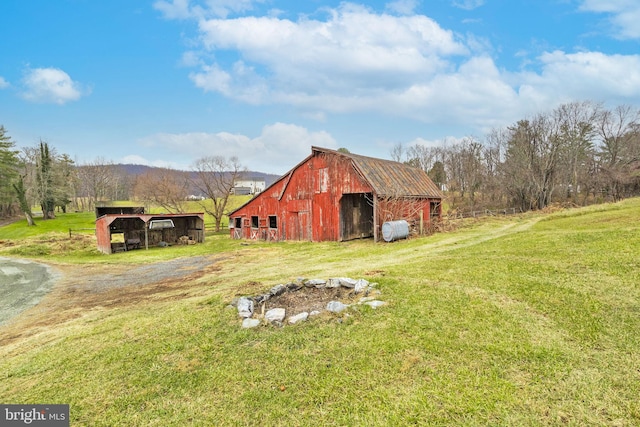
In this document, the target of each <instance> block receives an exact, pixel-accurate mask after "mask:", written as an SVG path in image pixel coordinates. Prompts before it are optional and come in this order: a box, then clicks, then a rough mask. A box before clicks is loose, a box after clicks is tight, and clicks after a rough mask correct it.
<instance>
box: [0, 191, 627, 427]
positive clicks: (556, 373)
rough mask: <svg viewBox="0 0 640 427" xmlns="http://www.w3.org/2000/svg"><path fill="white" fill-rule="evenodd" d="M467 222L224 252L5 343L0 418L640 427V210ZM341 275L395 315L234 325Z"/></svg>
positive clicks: (215, 245) (95, 265) (598, 209)
mask: <svg viewBox="0 0 640 427" xmlns="http://www.w3.org/2000/svg"><path fill="white" fill-rule="evenodd" d="M465 224H466V225H465V226H464V227H462V228H460V229H459V230H458V231H456V232H452V233H447V234H437V235H433V236H430V237H427V238H421V239H413V240H406V241H399V242H394V243H391V244H374V243H373V242H371V241H353V242H346V243H306V242H303V243H300V242H296V243H292V242H284V243H277V244H266V243H253V242H252V243H247V242H234V241H229V239H228V238H227V237H226V236H216V237H214V238H212V239H209V241H208V243H206V245H208V246H206V247H201V248H199V249H198V250H199V251H200V252H199V253H201V251H203V250H204V249H207V248H209V250H210V251H211V252H212V253H213V252H216V253H218V255H219V256H220V258H216V262H215V263H212V264H211V265H210V266H209V267H208V268H207V269H206V271H205V272H204V273H203V274H199V275H197V276H192V277H190V278H189V279H188V280H178V281H175V282H171V283H165V286H164V288H162V289H157V292H150V293H148V294H146V295H145V296H144V297H143V298H138V299H136V300H133V301H129V303H125V302H126V301H123V302H122V303H117V302H116V301H114V300H113V299H110V300H107V299H105V300H103V305H100V304H97V305H94V306H92V307H91V308H86V307H85V308H82V307H78V308H77V316H75V317H69V318H67V319H66V320H64V322H62V323H58V324H57V325H56V326H55V327H47V326H46V324H43V325H41V326H39V327H38V329H37V330H35V331H32V333H31V334H29V335H28V336H24V337H22V338H19V339H16V340H13V341H12V342H11V343H7V344H3V345H2V346H1V347H0V372H3V381H1V382H0V401H4V402H16V403H18V402H34V403H35V402H45V401H46V402H56V403H69V404H70V405H71V417H72V425H91V426H100V425H104V426H107V425H145V426H147V425H162V426H166V425H175V426H183V425H254V424H255V425H258V424H259V425H367V426H369V425H380V426H388V425H411V424H419V425H560V424H569V425H638V424H639V423H640V403H638V399H637V396H638V395H640V359H639V358H638V351H637V350H638V348H640V316H638V309H639V307H640V286H639V283H640V261H639V260H638V257H637V254H638V253H639V251H640V200H638V199H634V200H628V201H624V202H621V203H618V204H614V205H603V206H595V207H590V208H583V209H576V210H568V211H561V212H557V213H554V214H536V215H534V214H531V215H526V216H521V217H511V218H494V219H489V220H484V221H483V222H477V223H465ZM185 250H196V249H191V248H188V249H185ZM164 253H165V254H166V253H167V252H164ZM187 253H188V252H181V254H182V255H186V254H187ZM143 255H144V254H143ZM137 256H138V255H137ZM119 259H121V260H123V261H124V259H125V258H124V257H123V258H110V261H109V263H105V262H104V260H103V259H100V260H98V259H97V258H96V260H97V261H95V262H93V261H88V262H89V263H91V265H90V266H85V268H89V267H90V268H91V271H97V270H100V269H107V270H108V269H109V268H110V265H111V266H114V265H115V264H113V263H117V262H119V261H118V260H119ZM60 267H62V268H74V266H72V265H62V264H60ZM100 271H102V270H100ZM343 276H347V277H354V278H360V277H362V278H366V279H368V280H370V281H374V282H377V283H378V285H377V289H379V290H380V291H381V295H380V296H379V298H380V299H382V300H384V301H385V302H387V305H386V306H383V307H381V308H378V309H375V310H374V309H371V308H369V307H365V306H358V307H353V308H351V309H350V310H348V311H347V312H346V313H343V314H339V315H322V316H320V317H318V318H314V319H313V320H310V321H308V322H305V323H302V324H296V325H293V326H291V325H289V326H286V327H283V328H276V327H272V326H263V327H259V328H256V329H250V330H245V329H242V328H241V327H240V320H239V319H238V316H237V312H236V310H235V309H234V308H229V303H230V302H231V300H232V299H233V298H234V297H237V296H240V295H253V294H257V293H259V292H264V291H266V290H268V289H269V288H271V287H272V286H274V285H276V284H278V283H286V282H287V281H291V280H295V279H296V278H297V277H308V278H328V277H343ZM60 287H64V283H61V284H60ZM145 289H146V288H145ZM139 290H140V291H142V288H140V289H139ZM125 291H126V290H125V289H123V292H125ZM77 292H79V293H80V294H79V295H82V292H83V290H82V288H78V289H77ZM112 296H113V295H112ZM92 297H95V295H93V296H92ZM51 315H52V316H55V313H53V314H51ZM15 325H16V324H14V325H13V327H15ZM5 328H6V329H4V330H3V331H0V332H4V333H8V332H9V331H10V328H12V325H8V326H5Z"/></svg>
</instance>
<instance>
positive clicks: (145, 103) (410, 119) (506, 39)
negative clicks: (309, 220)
mask: <svg viewBox="0 0 640 427" xmlns="http://www.w3.org/2000/svg"><path fill="white" fill-rule="evenodd" d="M0 16H2V17H3V24H2V25H1V26H0V55H1V58H2V59H1V61H0V125H4V127H5V128H6V130H7V131H8V134H9V135H10V136H11V137H12V138H13V140H14V141H15V142H16V144H17V145H18V146H19V147H23V146H34V145H36V144H37V143H38V142H39V141H40V140H44V141H47V142H49V144H50V145H51V146H53V147H55V148H56V149H57V150H58V152H62V153H67V154H69V155H71V157H72V158H74V159H75V160H76V161H77V162H78V163H80V164H82V163H86V162H94V161H112V162H115V163H120V162H124V163H138V164H148V165H154V166H169V167H175V168H180V169H187V168H188V167H189V166H190V165H191V164H192V163H193V162H194V161H195V160H196V159H198V158H200V157H203V156H209V155H223V156H232V155H235V156H238V158H239V159H240V161H241V162H242V163H243V164H244V165H245V166H247V167H248V168H250V169H252V170H257V171H262V172H269V173H276V174H283V173H285V172H286V171H288V170H289V169H290V168H291V167H293V166H294V165H295V164H297V163H298V162H299V161H300V160H302V159H303V158H304V157H306V156H307V155H308V154H309V153H310V149H311V146H312V145H318V146H321V147H327V148H339V147H346V148H348V149H349V150H350V151H352V152H354V153H358V154H363V155H368V156H373V157H382V158H389V157H390V154H389V153H390V150H391V148H392V147H393V146H394V145H395V144H397V143H403V144H407V145H409V144H425V145H439V144H441V143H442V141H444V140H447V141H448V143H452V142H454V141H456V140H457V139H460V138H463V137H465V136H476V137H478V138H480V139H482V137H483V136H484V135H485V134H486V133H487V132H488V131H490V130H491V129H492V128H494V127H502V126H506V125H510V124H512V123H514V122H515V121H517V120H519V119H521V118H525V117H527V116H529V115H532V114H535V113H539V112H546V111H550V110H552V109H553V108H555V107H556V106H558V105H559V104H561V103H565V102H571V101H582V100H591V101H596V102H602V103H604V104H605V105H606V106H617V105H620V104H630V105H633V106H635V107H640V24H638V23H639V22H640V2H638V1H637V0H423V1H418V0H397V1H390V2H378V1H368V2H340V1H329V0H306V1H279V0H148V1H145V0H138V1H131V0H109V1H95V0H55V1H51V0H3V1H2V2H0Z"/></svg>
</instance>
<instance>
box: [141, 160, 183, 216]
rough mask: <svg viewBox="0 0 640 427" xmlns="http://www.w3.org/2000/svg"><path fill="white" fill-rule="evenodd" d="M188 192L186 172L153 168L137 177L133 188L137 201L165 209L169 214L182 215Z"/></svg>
mask: <svg viewBox="0 0 640 427" xmlns="http://www.w3.org/2000/svg"><path fill="white" fill-rule="evenodd" d="M188 191H189V176H188V173H187V172H182V171H177V170H175V169H166V168H153V169H151V170H149V171H148V172H146V173H145V174H143V175H140V176H138V178H137V179H136V184H135V187H134V194H135V196H136V198H137V199H139V200H143V201H144V202H146V203H149V204H154V205H158V206H160V207H162V208H163V209H166V210H167V211H168V212H169V213H183V212H184V205H185V202H186V199H187V195H188Z"/></svg>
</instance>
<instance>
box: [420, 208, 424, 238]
mask: <svg viewBox="0 0 640 427" xmlns="http://www.w3.org/2000/svg"><path fill="white" fill-rule="evenodd" d="M423 234H424V210H422V209H420V235H421V236H422V235H423Z"/></svg>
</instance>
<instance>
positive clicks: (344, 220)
mask: <svg viewBox="0 0 640 427" xmlns="http://www.w3.org/2000/svg"><path fill="white" fill-rule="evenodd" d="M340 229H341V233H340V234H341V236H340V240H353V239H364V238H369V237H373V194H371V193H354V194H343V195H342V199H340Z"/></svg>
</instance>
